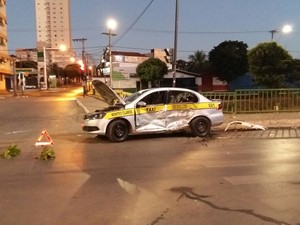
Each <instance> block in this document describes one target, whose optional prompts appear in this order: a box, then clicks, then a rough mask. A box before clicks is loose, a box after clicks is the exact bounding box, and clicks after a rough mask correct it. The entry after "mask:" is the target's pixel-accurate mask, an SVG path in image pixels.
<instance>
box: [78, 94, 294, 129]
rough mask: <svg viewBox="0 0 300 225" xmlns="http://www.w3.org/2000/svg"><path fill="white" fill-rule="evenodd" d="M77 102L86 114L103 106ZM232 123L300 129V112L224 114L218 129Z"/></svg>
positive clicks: (92, 99)
mask: <svg viewBox="0 0 300 225" xmlns="http://www.w3.org/2000/svg"><path fill="white" fill-rule="evenodd" d="M76 101H77V103H78V105H80V106H81V107H82V108H83V109H84V110H85V112H94V111H95V110H96V109H99V106H100V104H101V101H99V100H98V99H97V98H95V97H93V96H86V97H77V98H76ZM232 121H245V122H249V123H253V124H256V125H260V126H263V127H266V128H288V127H289V128H300V112H282V113H278V112H277V113H253V114H224V123H223V124H222V125H221V126H218V129H220V130H225V128H226V127H227V125H228V124H229V123H230V122H232ZM232 126H233V128H235V126H234V125H232Z"/></svg>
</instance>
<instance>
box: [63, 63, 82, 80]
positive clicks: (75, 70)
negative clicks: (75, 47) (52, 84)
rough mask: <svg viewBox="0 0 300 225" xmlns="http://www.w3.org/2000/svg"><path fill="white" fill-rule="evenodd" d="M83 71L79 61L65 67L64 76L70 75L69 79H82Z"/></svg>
mask: <svg viewBox="0 0 300 225" xmlns="http://www.w3.org/2000/svg"><path fill="white" fill-rule="evenodd" d="M81 73H82V71H81V69H80V65H79V64H77V63H73V64H69V65H67V66H66V67H65V69H64V76H65V77H68V79H74V78H76V79H77V80H80V76H81Z"/></svg>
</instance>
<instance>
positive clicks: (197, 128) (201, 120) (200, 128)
mask: <svg viewBox="0 0 300 225" xmlns="http://www.w3.org/2000/svg"><path fill="white" fill-rule="evenodd" d="M210 127H211V124H210V121H209V119H207V118H205V117H197V118H195V119H193V120H192V122H191V123H190V128H191V131H192V133H193V135H195V136H198V137H205V136H207V135H208V134H209V132H210Z"/></svg>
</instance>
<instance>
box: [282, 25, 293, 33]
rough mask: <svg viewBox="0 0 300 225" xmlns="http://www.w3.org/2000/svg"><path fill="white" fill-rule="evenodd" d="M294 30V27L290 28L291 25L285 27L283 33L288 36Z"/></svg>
mask: <svg viewBox="0 0 300 225" xmlns="http://www.w3.org/2000/svg"><path fill="white" fill-rule="evenodd" d="M292 30H293V29H292V26H290V25H285V26H284V27H283V28H282V30H281V31H282V32H283V33H285V34H287V33H290V32H291V31H292Z"/></svg>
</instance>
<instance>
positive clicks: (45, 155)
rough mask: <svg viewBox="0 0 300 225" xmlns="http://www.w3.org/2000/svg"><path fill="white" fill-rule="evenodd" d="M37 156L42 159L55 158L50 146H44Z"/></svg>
mask: <svg viewBox="0 0 300 225" xmlns="http://www.w3.org/2000/svg"><path fill="white" fill-rule="evenodd" d="M39 158H40V159H42V160H48V159H55V158H56V156H55V151H54V149H53V148H52V147H50V146H46V147H44V149H43V151H42V152H41V155H40V157H39Z"/></svg>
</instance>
